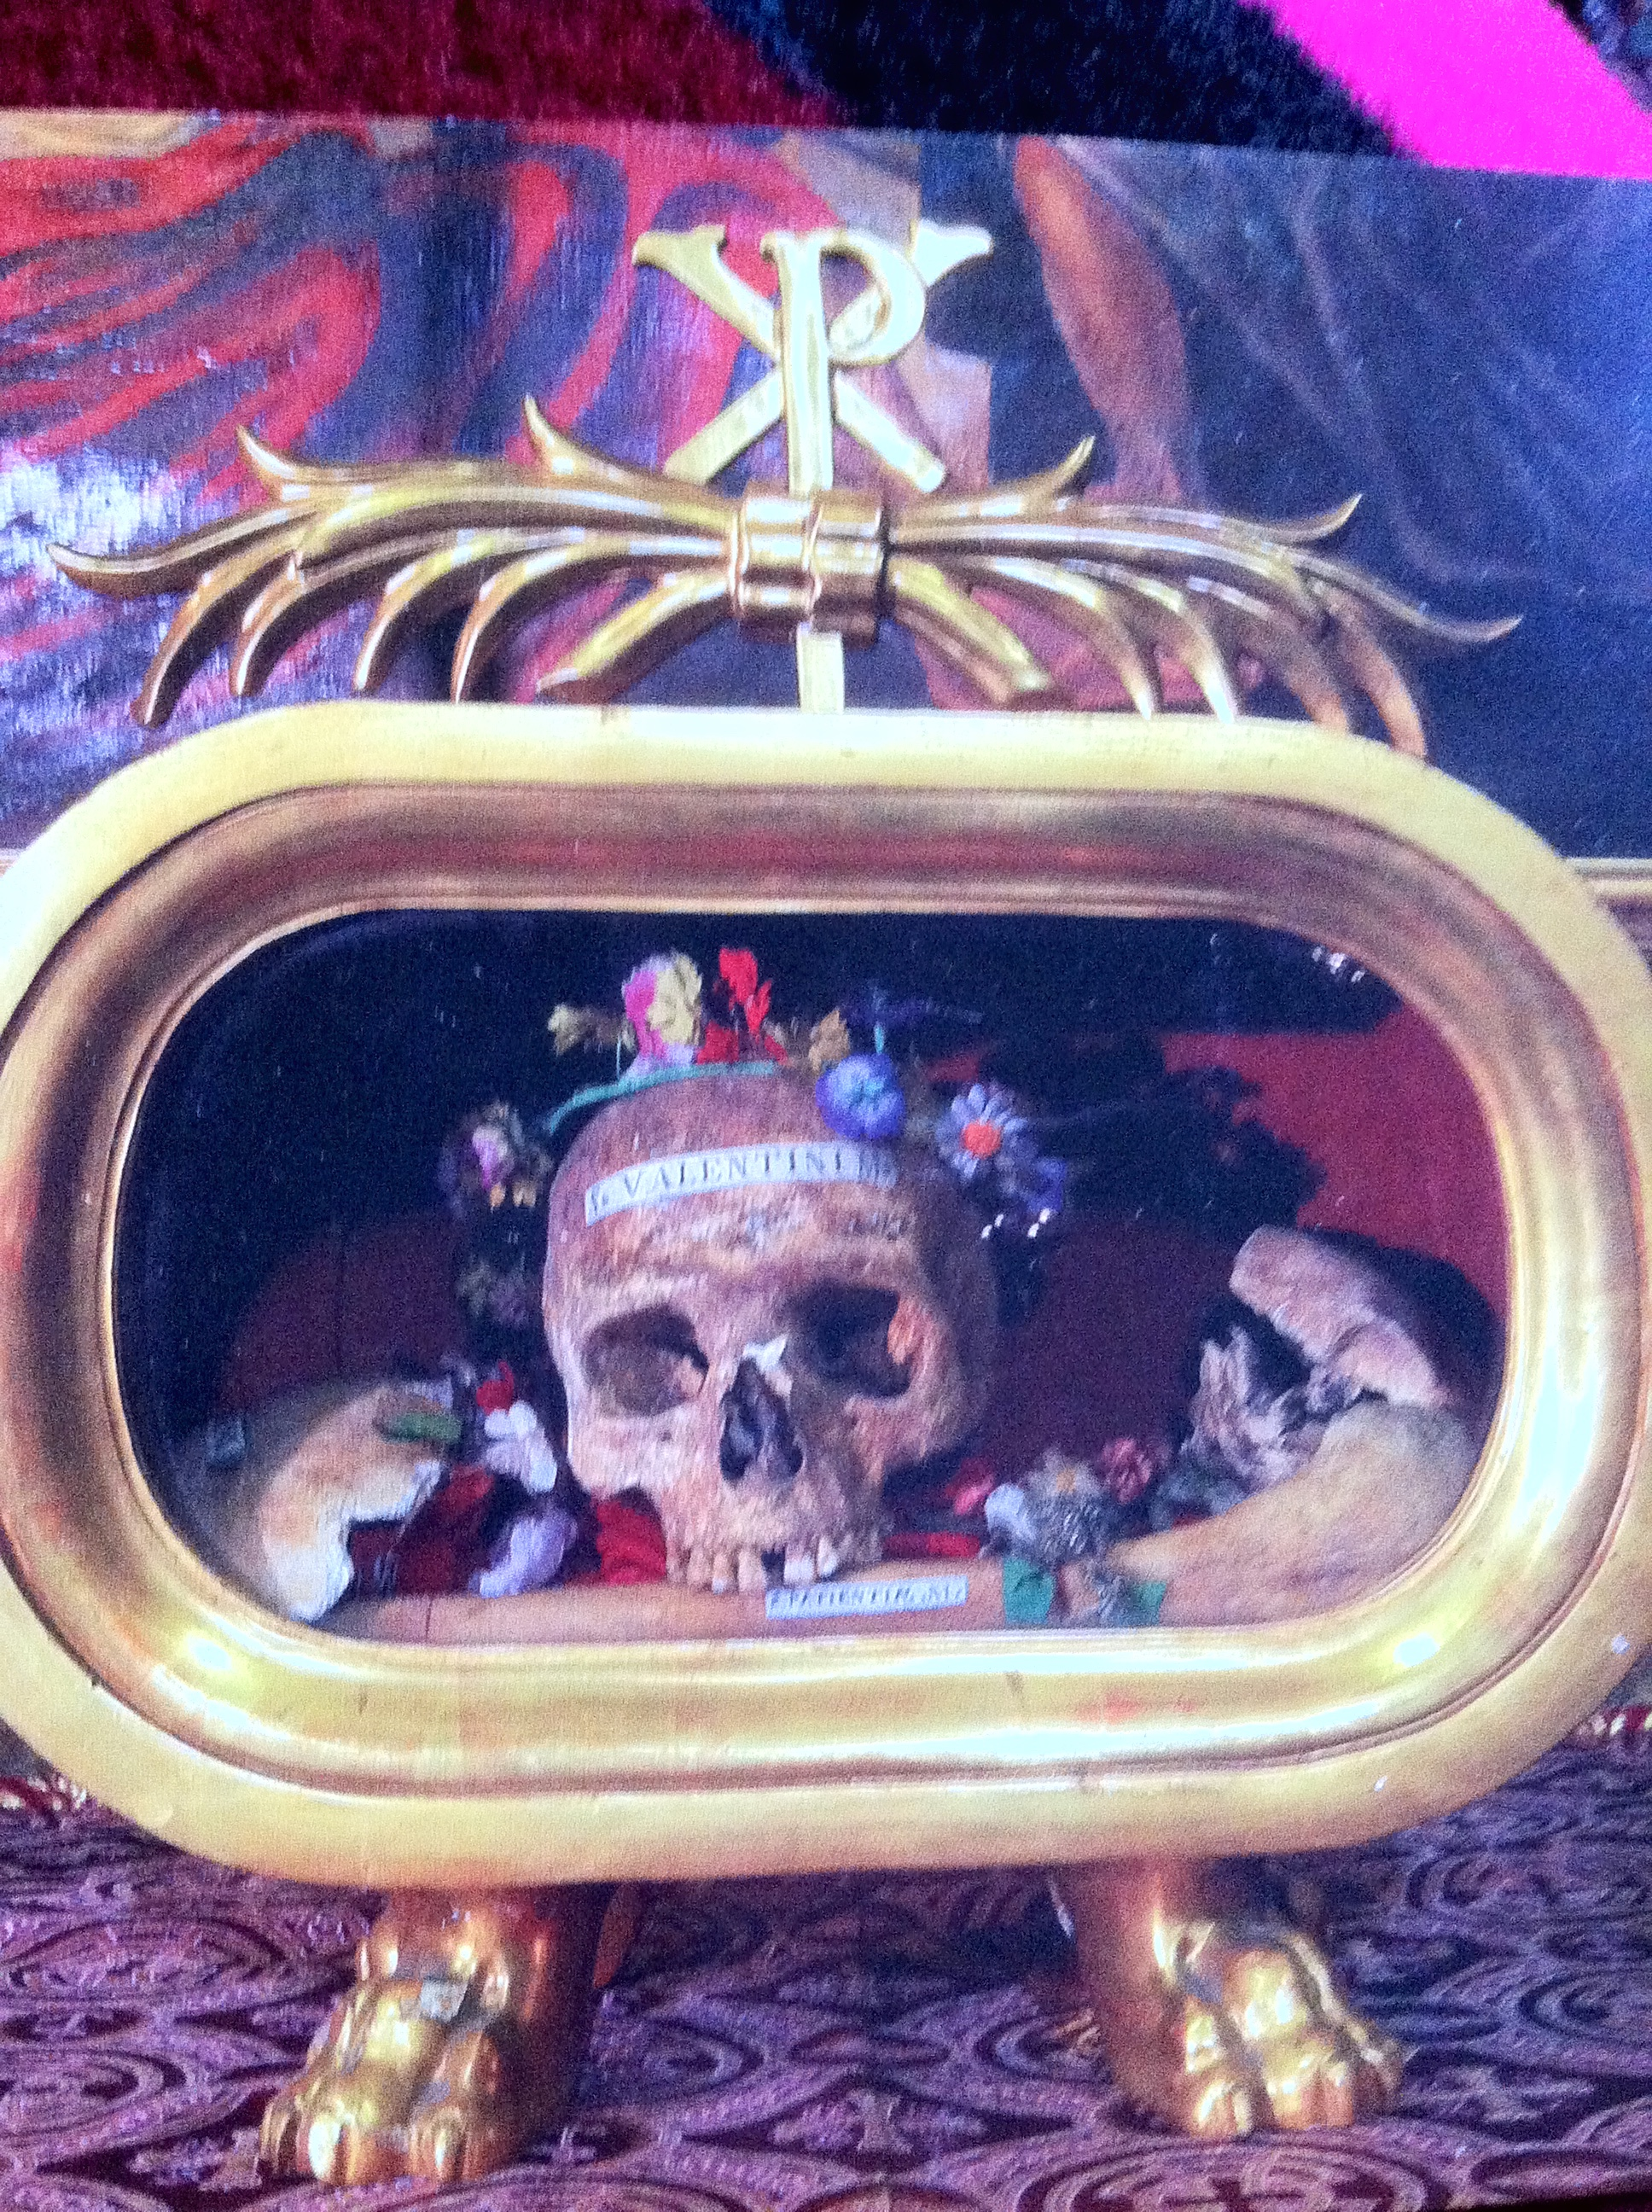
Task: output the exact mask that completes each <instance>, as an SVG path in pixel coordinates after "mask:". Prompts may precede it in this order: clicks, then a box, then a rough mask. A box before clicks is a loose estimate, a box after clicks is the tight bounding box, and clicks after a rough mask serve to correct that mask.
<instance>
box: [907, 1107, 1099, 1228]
mask: <svg viewBox="0 0 1652 2212" xmlns="http://www.w3.org/2000/svg"><path fill="white" fill-rule="evenodd" d="M935 1148H936V1150H937V1151H938V1152H939V1154H940V1156H941V1158H942V1159H943V1160H944V1161H945V1163H946V1164H947V1166H948V1167H949V1168H950V1169H951V1171H952V1173H953V1174H954V1175H955V1176H957V1179H958V1181H959V1182H961V1183H962V1184H963V1186H964V1188H965V1189H966V1190H972V1191H974V1192H975V1193H976V1194H978V1195H979V1196H981V1197H983V1198H990V1199H993V1200H996V1201H997V1202H998V1203H999V1204H1000V1205H1002V1206H1008V1207H1011V1208H1013V1209H1014V1210H1015V1211H1016V1212H1019V1213H1022V1214H1029V1215H1032V1216H1033V1217H1035V1218H1038V1219H1041V1220H1042V1219H1048V1217H1049V1216H1050V1215H1051V1214H1054V1213H1059V1212H1060V1210H1061V1206H1062V1204H1063V1201H1064V1200H1065V1199H1066V1180H1067V1170H1066V1163H1065V1162H1064V1161H1061V1160H1054V1159H1048V1158H1045V1157H1044V1155H1043V1154H1042V1153H1041V1152H1039V1150H1038V1147H1037V1145H1036V1143H1035V1141H1034V1139H1033V1134H1032V1130H1031V1127H1030V1126H1029V1122H1028V1121H1027V1117H1026V1115H1025V1113H1024V1112H1023V1109H1022V1107H1021V1104H1020V1102H1019V1101H1018V1100H1017V1098H1016V1097H1015V1096H1014V1095H1013V1093H1012V1092H1011V1091H1005V1090H1003V1089H1002V1088H1000V1086H999V1085H997V1084H995V1083H972V1084H971V1085H969V1089H968V1090H967V1091H960V1092H959V1093H958V1095H957V1097H956V1098H955V1099H954V1100H953V1101H952V1103H951V1105H950V1106H949V1107H948V1108H947V1109H946V1111H945V1112H944V1114H943V1115H941V1117H940V1119H939V1121H938V1122H937V1123H936V1125H935Z"/></svg>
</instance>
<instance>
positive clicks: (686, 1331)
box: [580, 1306, 708, 1413]
mask: <svg viewBox="0 0 1652 2212" xmlns="http://www.w3.org/2000/svg"><path fill="white" fill-rule="evenodd" d="M580 1361H581V1364H583V1366H584V1368H585V1378H586V1383H588V1384H589V1385H590V1388H591V1389H592V1393H593V1394H594V1395H595V1397H596V1399H597V1401H598V1404H599V1406H600V1407H601V1409H602V1411H603V1412H604V1413H670V1412H671V1408H672V1407H674V1406H684V1405H686V1404H687V1403H688V1401H689V1399H690V1398H693V1397H695V1396H696V1395H698V1393H699V1390H700V1387H701V1383H704V1381H705V1379H706V1370H707V1364H708V1363H707V1359H706V1355H705V1353H704V1352H701V1349H700V1346H699V1345H698V1344H697V1343H696V1342H695V1334H694V1331H693V1329H692V1328H690V1327H689V1323H688V1322H687V1321H686V1320H685V1319H684V1317H683V1316H682V1315H681V1314H680V1313H675V1312H673V1311H672V1310H671V1308H670V1307H669V1306H654V1307H650V1308H649V1309H648V1310H647V1311H645V1312H642V1313H635V1314H622V1315H621V1316H619V1318H618V1319H617V1320H616V1321H610V1322H604V1323H603V1325H602V1327H601V1328H597V1329H593V1330H592V1333H591V1334H590V1335H589V1336H588V1337H587V1338H586V1343H585V1348H584V1350H583V1352H581V1353H580Z"/></svg>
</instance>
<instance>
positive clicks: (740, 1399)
mask: <svg viewBox="0 0 1652 2212" xmlns="http://www.w3.org/2000/svg"><path fill="white" fill-rule="evenodd" d="M717 1458H718V1464H719V1465H720V1467H721V1468H722V1470H723V1480H725V1481H726V1482H738V1481H739V1480H740V1479H741V1477H742V1476H743V1475H744V1474H749V1473H750V1470H751V1469H752V1468H754V1467H756V1468H761V1470H762V1473H763V1474H767V1475H769V1476H771V1477H773V1478H774V1480H777V1481H781V1482H787V1481H790V1480H791V1479H792V1477H793V1475H795V1474H799V1473H800V1472H801V1470H802V1467H803V1446H802V1445H801V1444H800V1443H799V1442H798V1437H797V1431H796V1430H795V1429H794V1428H793V1426H792V1416H791V1415H790V1413H787V1410H786V1401H785V1400H784V1399H783V1398H782V1397H781V1396H780V1394H779V1392H778V1391H776V1390H774V1389H771V1388H770V1386H769V1384H768V1382H767V1381H766V1380H765V1379H764V1377H763V1375H762V1370H761V1369H760V1368H759V1367H758V1365H757V1364H756V1361H755V1360H753V1359H743V1360H742V1361H741V1362H740V1364H739V1365H738V1367H737V1368H736V1369H735V1370H734V1380H733V1382H732V1383H730V1385H729V1387H728V1389H726V1391H725V1392H724V1394H723V1434H722V1439H721V1442H720V1443H719V1445H718V1448H717Z"/></svg>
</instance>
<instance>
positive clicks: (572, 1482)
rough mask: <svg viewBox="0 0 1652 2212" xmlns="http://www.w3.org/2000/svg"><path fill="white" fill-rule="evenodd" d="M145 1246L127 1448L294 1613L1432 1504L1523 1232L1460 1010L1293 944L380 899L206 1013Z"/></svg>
mask: <svg viewBox="0 0 1652 2212" xmlns="http://www.w3.org/2000/svg"><path fill="white" fill-rule="evenodd" d="M116 1275H117V1295H116V1309H117V1311H116V1322H117V1340H118V1356H119V1363H120V1373H121V1382H122V1389H123V1394H124V1398H125V1407H126V1413H127V1417H128V1419H129V1421H130V1423H131V1428H132V1431H133V1433H134V1436H135V1438H136V1440H137V1446H138V1449H139V1453H140V1456H141V1458H142V1460H143V1464H144V1466H145V1468H146V1470H147V1472H148V1474H149V1479H150V1480H151V1481H152V1483H153V1484H154V1486H155V1490H156V1492H157V1493H158V1494H159V1495H160V1497H161V1499H162V1501H163V1503H164V1504H165V1506H166V1509H167V1512H168V1514H169V1516H171V1518H172V1519H173V1522H174V1523H175V1525H176V1526H177V1527H178V1528H179V1530H180V1531H181V1532H182V1533H183V1534H185V1536H186V1537H187V1538H188V1539H189V1540H190V1541H191V1542H192V1543H193V1544H194V1545H195V1546H196V1547H197V1548H198V1549H199V1551H200V1552H201V1553H203V1556H204V1557H205V1558H206V1559H208V1560H209V1561H210V1563H211V1564H213V1565H215V1566H216V1568H217V1569H218V1570H219V1571H221V1572H222V1574H223V1575H224V1576H225V1577H226V1578H227V1579H228V1581H230V1582H231V1583H234V1584H236V1585H238V1586H239V1587H240V1589H243V1590H244V1591H246V1592H247V1593H248V1594H250V1595H252V1596H253V1597H254V1598H255V1599H257V1600H258V1601H260V1602H261V1603H263V1604H264V1605H265V1606H267V1607H270V1609H271V1610H273V1611H275V1612H276V1613H282V1614H284V1615H286V1616H288V1617H289V1618H291V1619H293V1620H299V1621H304V1622H310V1623H314V1624H317V1625H319V1626H323V1627H325V1628H328V1629H331V1630H336V1631H340V1632H347V1633H350V1634H355V1635H363V1636H370V1637H376V1638H396V1639H402V1640H411V1639H425V1640H432V1641H443V1642H459V1643H464V1642H488V1641H519V1640H529V1641H536V1640H537V1641H544V1642H550V1643H556V1642H580V1641H607V1640H611V1639H613V1638H669V1637H677V1636H690V1635H691V1636H696V1637H701V1636H714V1637H716V1636H742V1637H744V1636H750V1635H798V1634H807V1635H819V1634H843V1633H851V1634H853V1633H856V1632H859V1633H865V1632H869V1631H872V1630H876V1629H880V1628H882V1629H899V1630H902V1631H912V1630H925V1629H933V1630H947V1629H956V1628H961V1627H981V1628H988V1627H991V1628H1002V1627H1005V1626H1011V1627H1019V1628H1024V1629H1027V1630H1029V1631H1036V1632H1041V1633H1042V1632H1059V1631H1061V1630H1064V1629H1065V1630H1069V1631H1071V1630H1085V1631H1096V1630H1118V1631H1126V1630H1128V1629H1131V1628H1133V1627H1139V1626H1147V1625H1150V1624H1153V1623H1164V1624H1169V1625H1175V1626H1199V1625H1204V1624H1231V1623H1236V1622H1243V1621H1259V1620H1274V1619H1282V1618H1287V1617H1295V1616H1298V1615H1303V1614H1307V1613H1316V1612H1320V1611H1322V1610H1324V1609H1325V1608H1327V1607H1331V1606H1334V1605H1336V1604H1339V1603H1341V1602H1345V1601H1348V1600H1350V1599H1351V1598H1353V1597H1355V1596H1357V1595H1360V1594H1361V1593H1363V1592H1364V1591H1365V1590H1368V1589H1373V1588H1375V1587H1376V1586H1377V1585H1378V1584H1380V1583H1382V1582H1384V1581H1387V1580H1388V1579H1389V1578H1390V1577H1392V1576H1393V1575H1394V1573H1395V1572H1397V1571H1400V1568H1402V1567H1403V1565H1405V1564H1406V1561H1407V1560H1408V1559H1412V1558H1413V1557H1415V1556H1416V1555H1417V1553H1418V1552H1419V1551H1420V1550H1422V1548H1423V1547H1424V1546H1425V1545H1426V1544H1427V1542H1428V1541H1429V1540H1430V1538H1431V1536H1432V1535H1433V1534H1435V1533H1436V1530H1437V1529H1438V1528H1440V1527H1441V1526H1442V1524H1443V1522H1444V1521H1445V1520H1446V1519H1447V1517H1448V1516H1449V1514H1450V1512H1451V1510H1452V1508H1453V1507H1454V1506H1455V1504H1456V1502H1457V1499H1458V1498H1459V1497H1460V1496H1461V1493H1462V1492H1463V1489H1464V1488H1465V1486H1466V1484H1467V1480H1468V1478H1469V1475H1470V1474H1471V1473H1472V1471H1473V1465H1474V1462H1475V1459H1476V1457H1477V1455H1478V1454H1479V1448H1480V1444H1481V1443H1482V1441H1483V1438H1484V1436H1485V1427H1486V1423H1487V1420H1488V1419H1489V1415H1490V1410H1491V1405H1492V1402H1493V1401H1494V1398H1495V1395H1496V1390H1497V1382H1498V1376H1499V1341H1500V1327H1501V1320H1502V1313H1503V1296H1504V1229H1503V1214H1502V1209H1501V1205H1500V1199H1499V1190H1498V1182H1497V1170H1496V1165H1495V1161H1494V1158H1493V1153H1492V1149H1491V1144H1490V1141H1489V1139H1488V1136H1487V1133H1486V1131H1485V1126H1484V1123H1483V1121H1482V1119H1481V1117H1480V1115H1479V1109H1478V1108H1477V1105H1476V1103H1475V1101H1474V1097H1473V1092H1472V1091H1471V1089H1470V1086H1469V1085H1468V1083H1467V1080H1466V1079H1465V1077H1464V1076H1463V1074H1462V1073H1461V1070H1460V1069H1459V1067H1458V1066H1456V1064H1455V1061H1454V1060H1452V1058H1451V1057H1450V1055H1449V1053H1448V1052H1447V1051H1446V1049H1445V1048H1444V1046H1443V1045H1442V1042H1440V1040H1439V1039H1438V1037H1437V1036H1436V1035H1435V1034H1434V1032H1433V1031H1432V1030H1431V1029H1430V1027H1429V1025H1428V1024H1426V1022H1424V1020H1423V1019H1422V1018H1421V1017H1420V1016H1419V1015H1418V1013H1416V1012H1414V1011H1413V1010H1412V1009H1411V1008H1409V1007H1407V1006H1405V1005H1404V1004H1402V1003H1401V1002H1400V1000H1399V999H1398V998H1397V997H1396V995H1395V994H1394V992H1393V991H1392V990H1391V989H1390V988H1389V987H1388V986H1387V985H1386V984H1385V983H1384V982H1382V981H1381V980H1380V978H1379V977H1377V976H1376V975H1373V974H1371V973H1370V972H1368V971H1367V970H1366V969H1364V967H1362V966H1361V965H1360V963H1358V962H1357V960H1356V959H1355V958H1354V957H1352V956H1351V955H1350V954H1347V953H1345V952H1342V951H1334V950H1331V949H1327V947H1324V946H1321V945H1314V944H1310V943H1308V942H1306V941H1304V940H1302V939H1297V938H1293V937H1287V936H1284V935H1281V934H1279V933H1275V932H1269V931H1265V930H1261V929H1257V928H1251V927H1242V926H1237V925H1220V926H1212V925H1211V924H1209V923H1208V922H1203V921H1121V920H1096V919H1085V918H1079V917H1049V916H1036V917H1035V916H1022V917H1013V918H1004V917H992V916H985V915H898V916H871V915H822V914H814V915H735V916H731V915H722V916H720V915H696V914H677V915H658V914H651V915H645V914H635V913H606V914H595V915H593V914H579V913H519V912H507V913H479V912H453V913H449V912H442V913H387V914H382V915H365V916H357V917H354V918H350V919H347V920H343V921H336V922H330V923H326V924H323V925H319V926H317V927H312V928H308V929H307V930H304V931H302V932H300V933H296V934H295V935H293V936H290V937H288V938H287V939H283V940H282V941H280V942H278V943H276V944H274V945H270V946H267V947H265V948H264V949H263V950H261V951H258V952H257V953H255V954H254V955H252V957H249V958H248V959H247V960H246V961H245V962H244V963H241V964H240V966H239V967H237V968H236V969H234V970H233V971H232V972H231V974H230V975H228V977H226V978H225V979H224V980H223V981H221V982H219V983H218V984H217V985H216V987H214V988H213V989H212V990H211V991H210V993H209V994H207V995H206V996H205V997H204V998H203V1000H202V1001H201V1002H200V1003H199V1004H198V1005H197V1006H196V1007H195V1008H194V1010H193V1011H192V1012H191V1014H190V1015H189V1016H188V1017H187V1018H186V1019H185V1022H184V1023H183V1024H182V1025H181V1027H180V1028H179V1030H178V1032H177V1034H176V1036H174V1038H173V1041H172V1042H171V1043H170V1044H169V1046H168V1047H167V1051H166V1053H165V1054H164V1056H163V1059H162V1060H161V1064H160V1066H159V1067H158V1069H157V1071H156V1073H155V1076H154V1078H153V1080H152V1081H151V1083H150V1085H149V1090H148V1091H147V1093H146V1096H145V1098H144V1101H143V1108H142V1111H141V1115H140V1120H139V1123H138V1127H137V1135H136V1139H135V1142H134V1145H133V1148H132V1152H131V1163H130V1166H129V1170H128V1173H127V1177H126V1181H125V1186H124V1195H123V1200H122V1212H121V1217H120V1224H119V1229H118V1240H117V1267H116Z"/></svg>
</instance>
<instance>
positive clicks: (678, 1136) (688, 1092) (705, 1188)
mask: <svg viewBox="0 0 1652 2212" xmlns="http://www.w3.org/2000/svg"><path fill="white" fill-rule="evenodd" d="M544 1319H545V1328H546V1333H547V1334H548V1336H549V1338H550V1348H551V1352H552V1356H553V1357H554V1358H555V1360H556V1365H557V1367H558V1370H560V1372H561V1375H562V1382H563V1387H564V1389H565V1390H566V1392H567V1396H568V1456H569V1460H570V1462H571V1464H572V1466H573V1468H574V1473H575V1474H577V1475H578V1477H579V1479H580V1481H581V1482H582V1483H583V1484H584V1485H585V1486H586V1488H587V1489H589V1490H591V1491H592V1492H594V1493H596V1494H597V1495H598V1496H601V1497H610V1496H613V1495H616V1493H618V1492H622V1491H625V1490H629V1489H633V1488H635V1489H641V1490H642V1491H644V1492H647V1495H648V1496H649V1498H651V1499H652V1500H653V1504H654V1505H655V1507H656V1509H657V1510H658V1512H659V1517H660V1520H661V1522H662V1524H663V1526H664V1528H665V1541H666V1555H667V1571H668V1573H669V1574H670V1576H671V1579H672V1580H674V1581H683V1582H689V1583H696V1584H699V1585H701V1586H709V1587H711V1588H713V1589H730V1588H735V1587H738V1588H741V1589H762V1588H763V1587H765V1586H766V1584H767V1583H769V1582H771V1581H779V1580H780V1579H781V1578H782V1577H783V1578H784V1579H785V1580H787V1581H788V1582H794V1583H796V1582H811V1581H813V1580H814V1579H815V1578H816V1577H817V1576H824V1575H830V1574H833V1573H835V1572H836V1571H838V1570H839V1569H840V1568H842V1567H845V1566H850V1565H861V1564H865V1563H866V1562H869V1561H871V1560H873V1559H877V1558H878V1554H879V1550H880V1534H879V1512H880V1503H881V1493H882V1490H883V1486H884V1478H885V1476H886V1475H887V1474H890V1471H891V1470H893V1469H896V1468H902V1467H904V1466H908V1465H913V1464H915V1463H917V1462H920V1461H922V1460H925V1459H926V1458H928V1457H930V1456H931V1455H933V1454H935V1453H937V1452H940V1451H943V1450H945V1449H949V1448H950V1447H951V1446H954V1445H956V1444H958V1443H962V1442H963V1439H964V1438H965V1437H967V1436H968V1435H969V1431H970V1430H971V1429H972V1428H973V1427H974V1426H975V1424H976V1422H977V1421H978V1420H979V1419H980V1418H981V1413H982V1410H983V1408H984V1407H985V1404H986V1400H987V1392H988V1390H989V1389H990V1387H991V1380H992V1369H993V1340H994V1335H995V1329H996V1318H995V1310H994V1292H993V1281H992V1273H991V1269H990V1267H989V1265H988V1262H987V1255H986V1253H985V1250H984V1248H983V1245H982V1242H981V1229H980V1224H979V1222H978V1220H977V1218H975V1215H974V1214H973V1213H972V1212H971V1211H970V1209H969V1206H968V1205H967V1204H966V1202H965V1201H964V1200H963V1197H962V1196H961V1194H959V1192H958V1191H957V1188H955V1187H954V1185H953V1184H952V1182H951V1179H950V1178H949V1177H948V1176H946V1174H945V1173H944V1170H942V1169H941V1168H940V1166H939V1164H938V1162H936V1161H935V1160H934V1159H933V1158H932V1157H931V1156H929V1155H926V1154H925V1153H923V1152H920V1150H919V1149H918V1148H917V1147H916V1146H887V1147H886V1146H856V1145H853V1144H846V1143H845V1142H844V1141H843V1140H841V1139H838V1138H835V1137H834V1136H833V1135H832V1134H831V1133H830V1132H829V1131H828V1130H827V1128H826V1127H825V1125H824V1123H823V1121H822V1120H821V1117H820V1114H819V1111H818V1109H817V1107H816V1104H815V1101H814V1097H813V1094H812V1091H811V1089H810V1088H809V1086H808V1085H806V1084H805V1083H803V1082H800V1081H798V1080H797V1079H794V1078H792V1077H790V1076H787V1075H784V1074H780V1073H769V1072H756V1071H750V1070H729V1071H726V1072H718V1073H706V1074H704V1075H696V1076H695V1077H694V1078H693V1079H690V1080H687V1081H682V1082H677V1083H671V1084H662V1085H656V1086H653V1087H651V1088H648V1089H644V1090H640V1091H638V1092H637V1094H636V1095H635V1097H628V1098H623V1099H621V1100H619V1101H617V1102H616V1103H614V1104H613V1105H610V1106H608V1107H606V1108H604V1110H603V1111H602V1112H601V1113H600V1114H599V1115H597V1117H596V1118H595V1119H594V1120H593V1121H592V1122H591V1123H590V1124H589V1125H588V1127H586V1129H585V1130H584V1131H583V1132H582V1133H581V1134H580V1137H579V1138H578V1139H577V1140H576V1142H575V1143H574V1146H573V1147H572V1149H571V1151H570V1152H569V1153H568V1158H567V1159H566V1160H565V1161H564V1162H563V1164H562V1169H561V1170H560V1171H559V1173H558V1175H557V1177H556V1184H555V1186H554V1187H553V1188H552V1191H551V1195H550V1222H549V1241H548V1245H547V1250H546V1259H545V1281H544Z"/></svg>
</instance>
